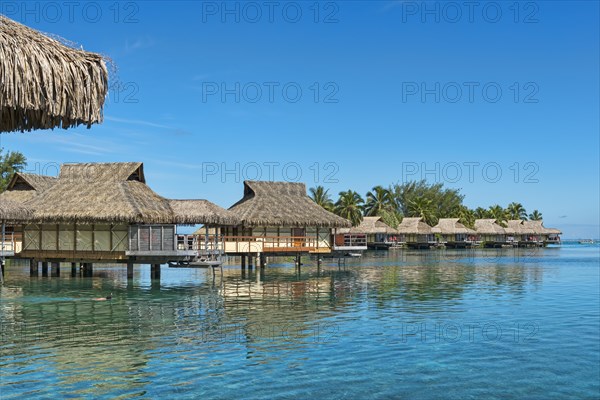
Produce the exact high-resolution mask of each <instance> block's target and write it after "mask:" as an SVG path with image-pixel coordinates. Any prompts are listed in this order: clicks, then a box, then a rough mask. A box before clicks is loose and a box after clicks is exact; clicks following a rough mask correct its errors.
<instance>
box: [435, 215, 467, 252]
mask: <svg viewBox="0 0 600 400" xmlns="http://www.w3.org/2000/svg"><path fill="white" fill-rule="evenodd" d="M459 221H460V218H440V220H439V221H438V224H437V225H436V226H434V227H433V228H431V231H432V232H433V233H434V234H435V236H436V237H437V238H438V243H440V244H443V245H444V246H446V247H449V248H466V247H471V246H472V245H473V243H475V239H476V238H475V231H474V230H472V229H469V228H467V227H466V226H465V225H463V224H461V223H460V222H459Z"/></svg>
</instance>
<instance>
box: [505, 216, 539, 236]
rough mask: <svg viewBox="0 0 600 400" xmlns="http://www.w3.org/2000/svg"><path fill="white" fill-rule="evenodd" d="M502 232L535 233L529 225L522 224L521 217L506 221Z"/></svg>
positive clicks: (510, 233)
mask: <svg viewBox="0 0 600 400" xmlns="http://www.w3.org/2000/svg"><path fill="white" fill-rule="evenodd" d="M504 232H505V233H506V234H508V235H533V234H535V232H534V230H533V229H532V228H531V227H530V226H529V225H526V224H524V221H523V220H522V219H511V220H508V221H506V228H504Z"/></svg>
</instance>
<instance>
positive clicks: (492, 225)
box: [475, 218, 506, 247]
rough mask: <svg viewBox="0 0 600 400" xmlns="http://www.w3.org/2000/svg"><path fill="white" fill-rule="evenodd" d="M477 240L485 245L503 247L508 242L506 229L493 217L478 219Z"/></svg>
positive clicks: (476, 227) (476, 221)
mask: <svg viewBox="0 0 600 400" xmlns="http://www.w3.org/2000/svg"><path fill="white" fill-rule="evenodd" d="M475 232H477V241H478V242H480V243H482V244H483V246H484V247H502V246H503V245H505V244H506V231H505V230H504V228H503V227H501V226H500V225H498V224H497V223H496V220H495V219H493V218H491V219H490V218H488V219H476V220H475Z"/></svg>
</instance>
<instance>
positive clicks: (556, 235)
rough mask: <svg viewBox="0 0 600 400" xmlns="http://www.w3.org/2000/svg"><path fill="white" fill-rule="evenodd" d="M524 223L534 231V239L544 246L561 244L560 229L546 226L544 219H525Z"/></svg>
mask: <svg viewBox="0 0 600 400" xmlns="http://www.w3.org/2000/svg"><path fill="white" fill-rule="evenodd" d="M523 225H525V226H526V227H528V228H529V229H531V230H532V231H533V234H534V237H533V240H535V241H536V242H537V243H538V244H540V245H543V246H546V245H548V244H560V235H562V232H561V231H560V229H556V228H546V227H545V226H544V222H543V221H524V222H523Z"/></svg>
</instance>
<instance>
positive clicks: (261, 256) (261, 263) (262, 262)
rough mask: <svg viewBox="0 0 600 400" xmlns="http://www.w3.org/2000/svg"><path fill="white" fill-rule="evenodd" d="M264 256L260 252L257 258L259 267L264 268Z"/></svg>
mask: <svg viewBox="0 0 600 400" xmlns="http://www.w3.org/2000/svg"><path fill="white" fill-rule="evenodd" d="M265 258H266V257H265V253H260V256H259V259H260V268H261V269H264V268H265V264H266V261H265Z"/></svg>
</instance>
